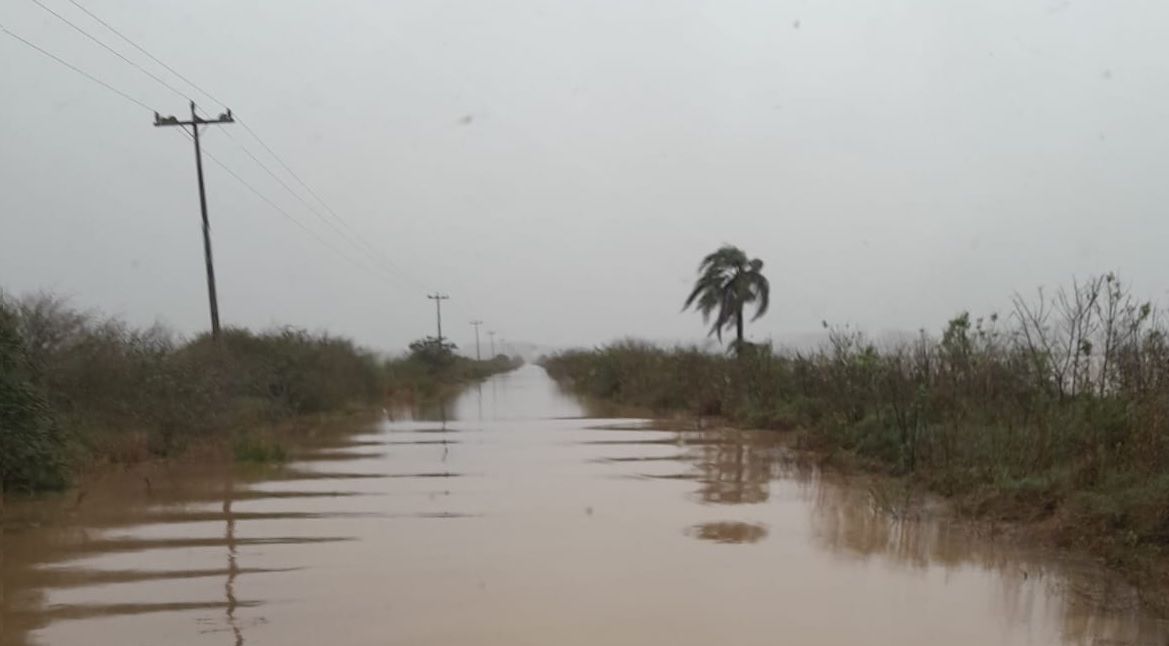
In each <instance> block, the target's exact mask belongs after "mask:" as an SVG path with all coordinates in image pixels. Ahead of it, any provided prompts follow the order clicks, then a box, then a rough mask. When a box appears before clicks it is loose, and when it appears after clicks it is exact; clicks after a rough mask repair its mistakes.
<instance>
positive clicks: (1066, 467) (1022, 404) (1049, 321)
mask: <svg viewBox="0 0 1169 646" xmlns="http://www.w3.org/2000/svg"><path fill="white" fill-rule="evenodd" d="M826 327H827V326H826ZM543 364H544V366H545V367H546V369H547V370H548V372H549V374H550V375H551V376H552V377H554V378H556V379H557V380H559V381H561V382H562V383H563V384H565V385H566V387H568V388H571V389H572V390H574V391H576V392H578V393H580V394H584V395H588V396H592V397H598V398H602V399H606V400H610V401H614V402H617V403H620V404H626V405H633V406H641V407H645V408H647V409H650V410H653V411H656V412H661V413H666V412H675V413H676V412H682V413H687V414H692V415H697V416H717V417H721V418H723V419H725V420H727V421H728V422H730V423H732V424H736V425H741V426H748V427H756V428H770V429H777V430H792V431H796V432H798V435H797V437H798V439H799V441H800V442H801V443H802V444H803V446H805V447H807V448H809V449H814V450H816V451H817V452H819V453H820V454H822V455H825V456H828V458H829V459H831V460H836V461H848V462H850V463H853V464H858V463H859V464H861V465H864V466H865V467H867V468H870V469H876V470H880V471H883V472H886V473H890V474H893V475H896V476H901V477H905V478H907V479H910V480H912V481H913V482H916V483H919V484H921V485H922V486H926V487H928V488H930V489H932V490H934V491H938V492H941V493H943V494H946V495H949V496H951V497H952V498H953V500H954V501H955V504H956V505H957V506H958V507H959V508H960V509H961V510H962V511H965V512H967V513H969V514H971V515H974V516H983V517H990V518H996V519H1006V520H1014V521H1022V522H1026V523H1029V524H1031V526H1033V527H1042V528H1044V529H1045V530H1046V531H1047V533H1048V535H1049V536H1050V537H1051V538H1052V539H1053V540H1055V541H1057V542H1059V543H1060V544H1061V545H1065V546H1071V547H1081V548H1087V549H1090V550H1092V551H1094V552H1096V553H1098V554H1102V555H1105V556H1107V557H1108V558H1111V559H1113V560H1114V561H1116V562H1117V563H1118V564H1119V563H1122V562H1123V563H1127V564H1130V565H1131V564H1138V563H1144V562H1153V561H1156V562H1160V563H1164V562H1165V561H1166V559H1167V558H1169V327H1167V326H1166V321H1165V319H1164V317H1163V316H1162V314H1161V312H1160V311H1159V310H1158V309H1157V308H1156V307H1155V306H1153V305H1152V304H1150V303H1142V302H1138V301H1136V300H1135V299H1133V298H1132V297H1131V296H1130V295H1129V294H1128V292H1127V291H1126V290H1125V288H1124V287H1123V286H1122V285H1121V283H1120V282H1119V281H1118V280H1117V279H1115V278H1114V277H1113V276H1111V275H1108V276H1103V277H1099V278H1093V279H1091V280H1088V281H1086V282H1083V283H1076V284H1074V285H1073V286H1071V287H1070V288H1067V289H1063V290H1060V291H1058V292H1056V293H1054V294H1044V293H1042V292H1041V293H1040V294H1039V295H1038V296H1037V297H1035V298H1033V299H1026V298H1021V297H1019V298H1016V299H1015V300H1014V302H1013V304H1012V307H1011V309H1010V312H1009V314H1007V315H1004V316H1001V317H1000V316H989V317H987V318H982V319H972V318H971V317H970V316H969V315H968V314H961V315H959V316H957V317H955V318H954V319H953V320H951V321H950V322H949V323H948V325H947V326H946V327H945V328H944V329H943V330H942V331H941V334H940V335H932V334H928V333H926V332H924V331H923V332H922V333H921V334H920V335H919V336H918V337H917V338H916V339H914V340H912V341H905V342H899V343H890V344H884V345H879V344H876V343H873V342H870V341H869V340H868V339H867V338H866V337H865V335H863V334H862V333H859V332H857V331H855V330H852V329H849V328H830V329H829V342H828V343H827V344H826V345H825V346H823V347H821V348H819V349H816V350H813V351H802V352H797V351H782V350H780V351H776V350H775V349H773V348H771V347H770V346H766V345H762V346H759V345H754V346H744V347H743V348H741V350H740V351H739V352H738V354H737V356H726V355H716V354H711V353H708V352H703V351H700V350H698V349H696V348H672V349H664V348H659V347H654V346H652V345H649V344H645V343H639V342H635V341H627V342H622V343H617V344H613V345H610V346H607V347H603V348H599V349H595V350H587V351H575V352H565V353H561V354H558V355H555V356H552V357H549V358H546V359H545V360H544V361H543ZM1148 559H1152V560H1153V561H1148Z"/></svg>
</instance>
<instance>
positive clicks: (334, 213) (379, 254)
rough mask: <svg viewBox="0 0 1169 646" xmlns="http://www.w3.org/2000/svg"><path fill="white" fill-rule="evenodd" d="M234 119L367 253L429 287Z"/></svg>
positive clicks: (250, 130)
mask: <svg viewBox="0 0 1169 646" xmlns="http://www.w3.org/2000/svg"><path fill="white" fill-rule="evenodd" d="M236 121H237V122H239V124H240V125H241V126H243V128H244V130H246V131H247V132H248V134H250V135H251V136H252V138H253V139H255V140H256V142H257V143H259V144H260V146H262V147H263V148H264V150H266V151H267V152H268V154H269V155H271V156H272V159H274V160H276V163H277V164H280V167H281V168H283V169H284V170H285V172H287V173H288V174H289V175H290V176H291V177H292V178H293V179H295V180H296V182H297V184H299V185H300V186H301V187H302V188H304V190H305V191H306V192H307V193H308V194H309V195H310V196H312V197H313V198H314V199H316V201H317V202H318V203H320V205H321V206H322V207H324V209H325V211H326V212H328V213H329V215H331V216H332V217H333V219H334V220H336V221H337V222H338V223H340V224H341V225H342V226H344V227H345V228H346V229H347V230H349V232H350V233H352V234H353V235H354V236H356V239H357V240H358V241H360V243H361V244H362V245H364V246H365V248H366V249H368V250H369V253H372V254H373V255H374V256H376V257H377V258H378V259H379V260H381V261H382V262H384V263H385V264H386V265H388V266H389V267H390V268H392V269H393V270H394V271H397V272H399V273H401V274H402V275H403V276H405V277H407V278H408V279H410V280H411V281H412V282H414V283H415V284H416V285H418V286H420V287H422V288H423V289H424V290H427V291H429V289H430V288H429V287H428V286H427V285H426V284H425V283H423V282H422V281H421V280H419V279H418V278H417V277H415V276H413V275H412V274H410V273H409V272H407V271H406V270H405V269H403V268H402V267H400V266H398V264H397V263H395V262H394V261H393V260H391V259H390V258H388V257H387V256H386V255H385V254H384V253H382V252H381V251H380V250H378V249H377V248H376V247H374V246H373V245H372V244H370V243H369V242H368V241H367V240H366V238H365V237H364V236H362V235H361V233H360V232H358V231H357V230H356V229H354V228H353V226H352V225H351V224H349V223H348V222H347V221H346V220H345V218H342V217H341V216H340V215H339V214H338V213H337V211H335V210H334V209H333V207H331V206H329V203H328V202H326V201H325V199H324V198H322V197H321V196H320V195H319V194H318V193H317V192H316V191H314V190H313V189H312V187H311V186H309V185H308V183H307V182H305V181H304V180H303V179H301V177H300V175H298V174H297V173H296V171H294V170H292V168H291V167H290V166H289V165H288V164H287V163H285V161H284V160H283V159H282V158H281V157H280V155H277V154H276V151H274V150H272V147H271V146H269V145H268V144H267V143H266V142H265V141H264V140H263V139H262V138H261V137H260V135H258V134H256V131H255V130H252V129H251V127H249V126H248V124H247V122H245V121H244V120H243V119H239V118H237V119H236Z"/></svg>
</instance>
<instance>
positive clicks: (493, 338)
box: [487, 330, 495, 359]
mask: <svg viewBox="0 0 1169 646" xmlns="http://www.w3.org/2000/svg"><path fill="white" fill-rule="evenodd" d="M487 338H489V339H491V358H492V359H494V358H495V332H492V331H490V330H488V332H487Z"/></svg>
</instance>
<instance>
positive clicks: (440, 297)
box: [427, 292, 450, 346]
mask: <svg viewBox="0 0 1169 646" xmlns="http://www.w3.org/2000/svg"><path fill="white" fill-rule="evenodd" d="M427 298H429V299H430V300H432V301H434V311H435V314H437V315H438V344H439V345H440V346H441V345H442V302H443V301H445V300H447V299H448V298H450V296H447V295H446V294H439V293H438V292H435V293H433V294H431V295H429V296H427Z"/></svg>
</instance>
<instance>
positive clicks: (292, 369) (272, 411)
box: [0, 294, 514, 492]
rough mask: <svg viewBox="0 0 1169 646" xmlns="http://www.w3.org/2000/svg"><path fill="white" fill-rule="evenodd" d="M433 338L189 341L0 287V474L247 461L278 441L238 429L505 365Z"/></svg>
mask: <svg viewBox="0 0 1169 646" xmlns="http://www.w3.org/2000/svg"><path fill="white" fill-rule="evenodd" d="M420 344H421V345H422V346H423V350H426V349H427V347H426V342H425V341H424V342H420ZM416 345H418V344H416ZM439 349H440V352H439V353H438V354H437V355H431V354H427V353H426V352H425V351H422V352H420V351H418V350H417V349H415V350H414V351H412V352H411V353H409V354H407V355H404V356H401V357H394V358H383V357H380V356H379V355H377V354H376V353H374V352H372V351H370V350H367V349H364V348H361V347H359V346H357V345H356V344H354V343H353V342H352V341H350V340H348V339H344V338H338V337H334V336H330V335H328V334H324V333H311V332H307V331H305V330H300V329H296V328H280V329H275V330H268V331H263V332H253V331H249V330H245V329H226V330H224V331H223V334H222V336H221V338H220V339H219V340H218V341H214V340H212V339H211V338H210V337H209V336H206V335H203V336H198V337H195V338H191V339H187V338H183V337H181V336H179V335H178V334H176V333H174V332H173V331H171V330H168V329H166V328H164V327H161V326H154V327H150V328H145V329H140V328H134V327H132V326H130V325H127V324H126V323H125V322H122V321H120V320H117V319H113V318H108V317H103V316H101V315H97V314H92V313H86V312H81V311H78V310H76V309H73V308H71V307H69V306H68V305H67V304H66V303H64V302H63V301H61V300H60V299H57V298H54V297H52V296H46V295H32V296H27V297H23V298H11V297H4V296H3V295H2V294H0V484H2V485H3V489H4V491H8V492H15V491H39V490H51V489H60V488H63V487H65V486H66V485H67V482H68V480H69V476H70V474H71V473H72V472H75V471H76V470H77V469H79V468H85V467H87V466H92V465H95V464H100V463H110V462H113V463H131V462H138V461H142V460H147V459H151V458H156V457H172V456H176V455H181V454H183V453H184V452H186V451H187V450H188V448H189V447H191V446H192V445H196V444H208V443H218V444H222V445H224V446H234V447H235V451H234V452H235V453H236V454H237V457H238V458H239V459H245V460H250V461H254V460H257V459H259V458H261V457H266V456H270V455H274V456H279V455H280V454H281V449H280V447H279V446H276V445H273V444H272V443H271V441H270V440H265V442H266V443H265V444H264V445H259V444H256V443H255V442H253V441H251V440H250V439H249V438H248V436H247V432H248V431H249V430H250V429H253V428H259V427H265V428H280V427H281V424H280V423H281V422H282V421H283V420H288V419H291V418H295V417H297V416H305V415H317V414H321V415H325V414H333V413H340V412H344V411H355V410H358V409H360V408H363V407H369V406H371V405H384V404H385V403H386V402H388V401H391V400H393V399H395V398H400V397H402V395H403V393H409V398H410V399H411V400H413V399H416V398H425V397H427V396H430V395H433V394H437V393H440V392H441V391H442V390H443V389H451V388H457V387H459V386H460V385H461V384H465V383H468V382H471V381H474V380H476V379H481V378H484V377H486V376H488V375H490V374H493V373H496V372H502V371H506V370H510V369H511V368H513V367H514V365H513V364H512V362H511V360H509V359H508V358H507V357H496V358H493V359H491V360H489V361H482V362H479V361H473V360H470V359H465V358H462V357H457V356H455V355H454V354H453V348H450V347H440V348H439Z"/></svg>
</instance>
